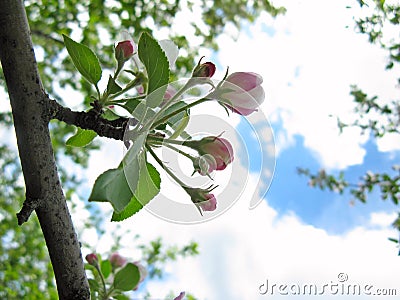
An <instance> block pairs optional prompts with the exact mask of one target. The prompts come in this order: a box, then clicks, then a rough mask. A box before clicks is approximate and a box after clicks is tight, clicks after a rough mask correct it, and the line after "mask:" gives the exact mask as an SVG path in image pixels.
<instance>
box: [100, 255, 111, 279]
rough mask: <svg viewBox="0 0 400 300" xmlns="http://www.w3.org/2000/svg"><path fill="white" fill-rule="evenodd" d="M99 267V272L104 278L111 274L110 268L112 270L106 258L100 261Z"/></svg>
mask: <svg viewBox="0 0 400 300" xmlns="http://www.w3.org/2000/svg"><path fill="white" fill-rule="evenodd" d="M100 269H101V273H102V274H103V276H104V278H107V277H108V276H109V275H110V274H111V270H112V267H111V263H110V261H109V260H108V259H107V260H103V261H102V262H101V266H100Z"/></svg>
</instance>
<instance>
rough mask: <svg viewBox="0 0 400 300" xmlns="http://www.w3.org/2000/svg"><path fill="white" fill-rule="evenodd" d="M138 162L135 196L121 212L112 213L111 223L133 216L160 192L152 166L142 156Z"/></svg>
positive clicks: (157, 178) (155, 171)
mask: <svg viewBox="0 0 400 300" xmlns="http://www.w3.org/2000/svg"><path fill="white" fill-rule="evenodd" d="M140 161H141V163H140V166H141V168H140V175H139V182H138V185H137V189H136V191H135V194H134V196H133V197H132V199H131V202H129V204H128V205H127V206H126V207H125V209H124V210H123V211H121V212H120V213H116V212H114V213H113V215H112V218H111V221H113V222H114V221H115V222H119V221H122V220H125V219H127V218H129V217H131V216H133V215H134V214H136V213H137V212H138V211H139V210H141V209H142V208H143V206H144V205H146V204H147V203H149V202H150V200H151V199H153V198H154V197H155V196H156V195H157V194H158V193H159V192H160V184H161V178H160V173H158V171H157V169H156V168H155V167H154V166H153V165H152V164H150V163H148V162H146V161H145V160H144V155H143V158H140Z"/></svg>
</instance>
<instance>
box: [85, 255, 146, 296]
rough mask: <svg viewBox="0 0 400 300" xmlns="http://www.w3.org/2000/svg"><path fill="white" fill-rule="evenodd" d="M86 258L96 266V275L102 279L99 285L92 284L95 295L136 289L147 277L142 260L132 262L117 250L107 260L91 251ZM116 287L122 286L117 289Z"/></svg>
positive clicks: (91, 264)
mask: <svg viewBox="0 0 400 300" xmlns="http://www.w3.org/2000/svg"><path fill="white" fill-rule="evenodd" d="M85 258H86V261H87V262H88V264H89V265H90V266H93V267H94V270H93V272H94V271H96V272H97V275H98V276H95V278H98V279H99V280H100V282H99V283H100V284H99V285H94V286H93V287H92V286H91V288H92V291H91V292H92V295H93V296H94V297H95V295H97V294H98V293H99V294H103V295H107V294H109V295H110V296H112V295H113V296H118V295H120V293H121V291H130V290H133V291H136V290H137V289H138V288H139V285H140V283H141V282H143V281H144V280H145V278H146V277H147V270H146V268H145V267H144V266H143V265H142V264H141V263H140V262H138V261H135V262H132V263H130V262H128V260H127V259H126V258H125V257H123V256H121V255H120V254H119V253H117V252H115V253H113V254H111V256H110V257H109V258H108V259H106V260H104V259H103V260H102V259H101V258H100V256H98V255H97V254H95V253H90V254H88V255H86V257H85ZM135 270H137V271H135ZM135 272H138V273H139V278H137V276H135ZM124 276H128V278H123V277H124ZM121 282H122V283H121ZM116 287H120V288H119V289H117V288H116ZM114 289H115V290H114ZM119 290H121V291H119Z"/></svg>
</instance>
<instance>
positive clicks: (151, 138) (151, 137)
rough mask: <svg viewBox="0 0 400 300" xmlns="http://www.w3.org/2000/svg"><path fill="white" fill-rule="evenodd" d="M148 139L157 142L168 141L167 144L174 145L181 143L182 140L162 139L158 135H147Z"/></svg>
mask: <svg viewBox="0 0 400 300" xmlns="http://www.w3.org/2000/svg"><path fill="white" fill-rule="evenodd" d="M147 139H148V140H150V141H155V142H158V143H159V144H162V143H163V142H166V143H169V144H174V145H179V146H181V145H183V143H184V142H183V141H177V140H170V139H163V138H159V137H155V136H151V135H149V136H148V137H147Z"/></svg>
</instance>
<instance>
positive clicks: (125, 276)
mask: <svg viewBox="0 0 400 300" xmlns="http://www.w3.org/2000/svg"><path fill="white" fill-rule="evenodd" d="M139 280H140V272H139V268H138V266H136V265H134V264H132V263H128V264H127V265H126V266H125V267H123V268H122V269H121V270H119V271H118V272H117V274H115V277H114V283H113V286H114V289H116V290H121V291H131V290H132V289H133V288H134V287H135V286H137V284H138V283H139Z"/></svg>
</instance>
